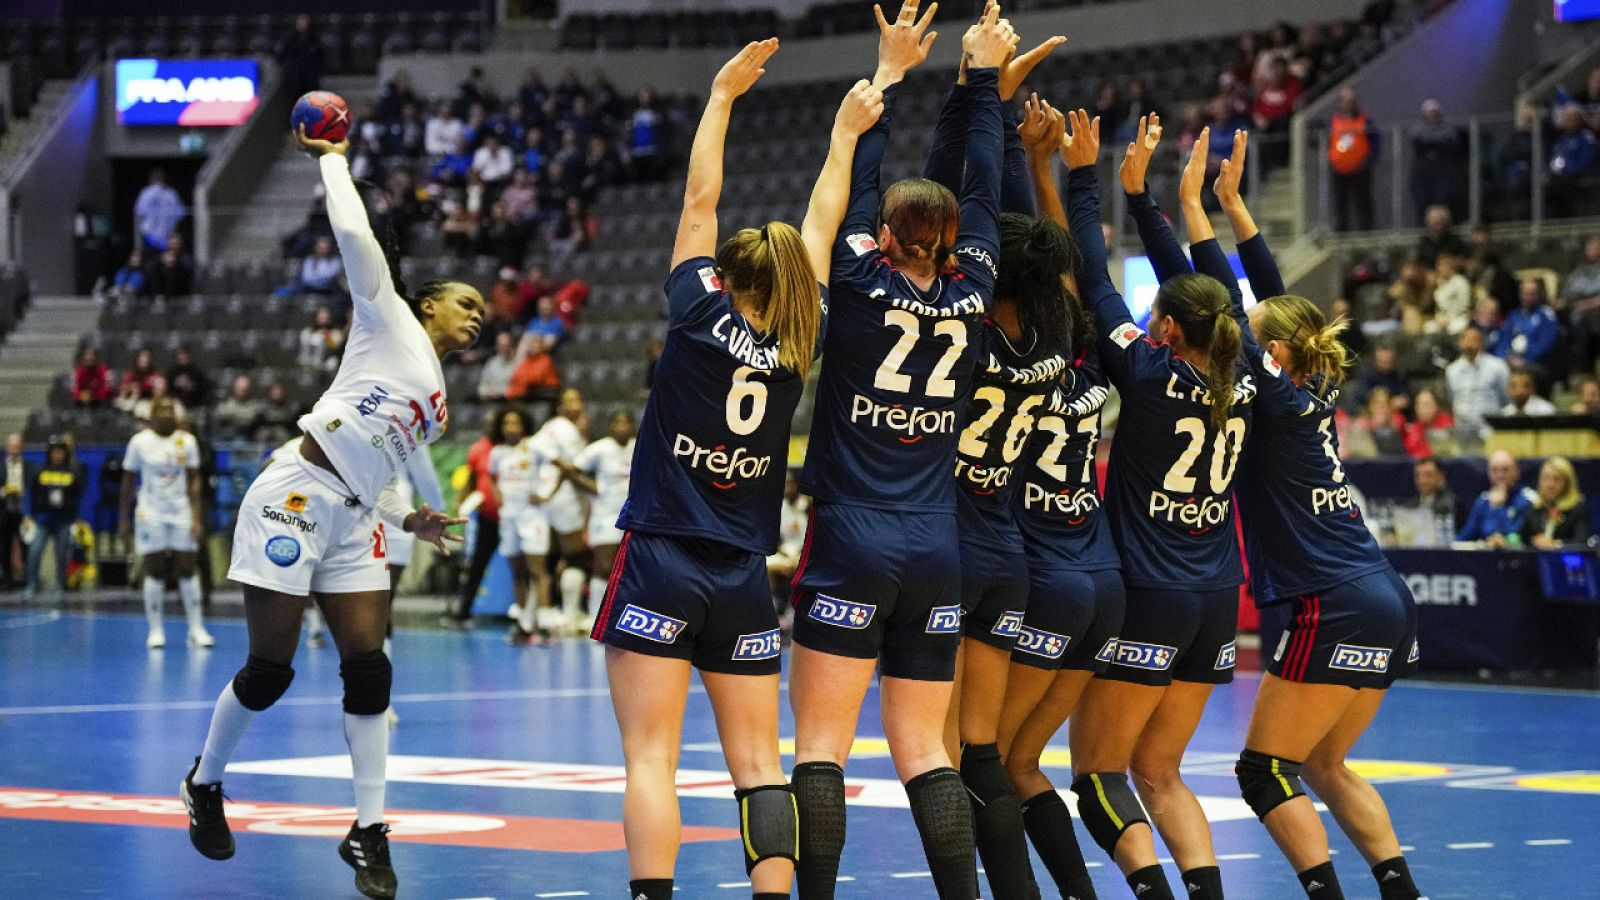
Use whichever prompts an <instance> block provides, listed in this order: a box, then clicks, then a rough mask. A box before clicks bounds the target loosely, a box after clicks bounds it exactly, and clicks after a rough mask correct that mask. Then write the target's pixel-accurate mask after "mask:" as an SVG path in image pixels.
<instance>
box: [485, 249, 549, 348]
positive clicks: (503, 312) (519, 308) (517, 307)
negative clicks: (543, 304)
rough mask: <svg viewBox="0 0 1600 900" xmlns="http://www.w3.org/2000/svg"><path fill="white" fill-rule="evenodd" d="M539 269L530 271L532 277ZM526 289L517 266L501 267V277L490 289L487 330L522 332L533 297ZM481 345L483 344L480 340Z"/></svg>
mask: <svg viewBox="0 0 1600 900" xmlns="http://www.w3.org/2000/svg"><path fill="white" fill-rule="evenodd" d="M537 269H538V267H537V266H534V267H532V268H530V269H529V270H528V272H529V275H530V277H531V276H532V273H533V272H534V271H536V270H537ZM525 288H526V284H525V283H523V282H522V274H521V273H520V272H518V271H517V269H516V267H515V266H501V267H500V273H499V277H497V278H496V279H495V282H494V284H493V285H492V286H491V287H490V288H489V312H488V318H487V319H486V320H485V321H484V327H485V329H486V330H493V331H495V332H496V333H498V332H501V331H509V330H511V329H513V328H515V329H516V330H517V331H518V332H519V333H520V332H521V330H522V326H523V324H524V323H525V321H526V319H525V316H526V313H527V310H528V306H529V304H530V303H531V302H532V299H531V298H532V295H531V294H527V293H524V290H525ZM479 343H480V344H481V343H483V342H482V341H481V340H480V341H479Z"/></svg>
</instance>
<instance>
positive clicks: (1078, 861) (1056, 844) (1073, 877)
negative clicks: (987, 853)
mask: <svg viewBox="0 0 1600 900" xmlns="http://www.w3.org/2000/svg"><path fill="white" fill-rule="evenodd" d="M1022 824H1023V825H1024V826H1025V827H1026V828H1027V830H1028V840H1030V841H1032V842H1033V849H1034V851H1035V852H1037V853H1038V854H1039V858H1040V859H1041V860H1043V861H1044V867H1045V868H1046V869H1048V870H1049V872H1050V877H1051V878H1052V879H1054V880H1055V883H1056V889H1057V890H1059V891H1060V892H1061V897H1062V900H1095V895H1094V884H1093V882H1091V881H1090V880H1089V869H1088V868H1087V867H1086V866H1084V864H1083V850H1082V849H1080V848H1079V847H1078V833H1077V832H1076V831H1074V830H1073V827H1072V813H1070V812H1068V811H1067V801H1065V800H1063V799H1061V795H1060V794H1058V793H1056V792H1055V791H1045V792H1044V793H1042V794H1037V795H1035V796H1033V797H1029V798H1028V799H1027V800H1024V801H1023V803H1022ZM984 868H985V870H987V869H988V866H984Z"/></svg>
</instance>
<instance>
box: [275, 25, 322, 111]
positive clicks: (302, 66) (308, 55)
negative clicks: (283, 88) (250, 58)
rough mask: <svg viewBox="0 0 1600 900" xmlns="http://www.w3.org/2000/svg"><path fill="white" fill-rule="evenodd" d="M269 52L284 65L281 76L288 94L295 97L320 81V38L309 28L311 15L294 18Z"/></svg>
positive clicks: (315, 87)
mask: <svg viewBox="0 0 1600 900" xmlns="http://www.w3.org/2000/svg"><path fill="white" fill-rule="evenodd" d="M272 55H273V56H275V57H277V58H278V64H279V65H280V66H282V67H283V79H284V82H285V83H286V84H288V85H289V96H291V97H298V96H300V95H301V94H304V93H306V92H307V91H314V90H316V89H317V87H318V86H319V85H321V84H322V64H323V53H322V41H321V40H319V39H318V37H317V35H316V33H315V32H313V31H312V30H311V17H310V16H307V15H299V16H295V17H294V27H293V28H291V29H290V30H289V33H288V34H286V35H284V37H283V39H282V40H280V41H278V46H277V47H275V48H273V51H272Z"/></svg>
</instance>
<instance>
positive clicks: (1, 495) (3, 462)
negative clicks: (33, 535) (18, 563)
mask: <svg viewBox="0 0 1600 900" xmlns="http://www.w3.org/2000/svg"><path fill="white" fill-rule="evenodd" d="M0 466H3V468H0V590H6V591H9V590H11V589H12V588H15V587H16V586H17V585H18V583H19V582H18V580H17V572H16V569H15V568H14V567H13V566H12V562H11V559H12V553H13V552H15V549H16V545H17V532H18V531H20V530H21V528H22V504H23V495H25V494H26V493H27V491H28V480H29V479H28V473H29V469H30V468H31V467H30V466H29V465H28V464H27V463H26V462H25V461H24V460H23V458H22V435H20V434H8V435H6V446H5V453H4V454H3V459H0Z"/></svg>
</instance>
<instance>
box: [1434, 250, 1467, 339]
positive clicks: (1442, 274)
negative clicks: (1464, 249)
mask: <svg viewBox="0 0 1600 900" xmlns="http://www.w3.org/2000/svg"><path fill="white" fill-rule="evenodd" d="M1435 283H1436V284H1435V287H1434V289H1433V321H1432V322H1429V323H1427V324H1426V325H1425V326H1424V330H1425V331H1428V332H1442V333H1444V334H1460V333H1461V329H1463V328H1466V327H1467V323H1468V322H1470V321H1472V282H1470V281H1468V280H1467V276H1466V274H1465V273H1463V272H1462V271H1461V257H1459V256H1456V255H1455V254H1454V253H1441V254H1439V264H1438V268H1437V271H1436V274H1435Z"/></svg>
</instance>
